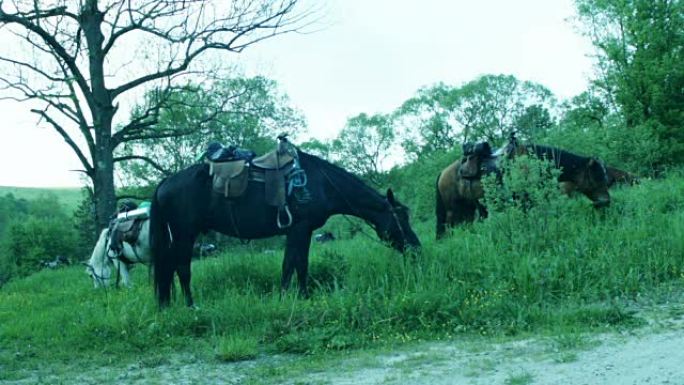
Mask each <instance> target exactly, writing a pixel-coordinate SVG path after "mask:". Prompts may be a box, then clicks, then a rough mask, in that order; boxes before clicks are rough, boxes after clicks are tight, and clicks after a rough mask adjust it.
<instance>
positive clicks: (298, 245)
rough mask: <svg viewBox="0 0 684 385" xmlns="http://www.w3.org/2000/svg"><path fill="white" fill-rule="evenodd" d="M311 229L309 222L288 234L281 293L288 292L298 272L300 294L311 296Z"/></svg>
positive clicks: (297, 226)
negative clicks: (308, 281)
mask: <svg viewBox="0 0 684 385" xmlns="http://www.w3.org/2000/svg"><path fill="white" fill-rule="evenodd" d="M311 234H312V231H311V228H310V227H309V225H308V223H307V222H300V223H297V224H296V225H294V226H293V227H292V228H291V229H290V231H289V232H288V233H287V241H286V242H285V243H286V245H285V257H284V258H283V275H282V279H281V283H280V288H281V291H283V292H284V291H285V290H287V288H288V287H289V286H290V281H291V280H292V274H293V273H294V271H295V270H296V271H297V281H298V282H299V294H300V295H302V296H303V297H304V298H307V297H308V296H309V291H308V287H307V278H308V271H309V248H310V246H311Z"/></svg>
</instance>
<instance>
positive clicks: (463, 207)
mask: <svg viewBox="0 0 684 385" xmlns="http://www.w3.org/2000/svg"><path fill="white" fill-rule="evenodd" d="M522 155H531V156H535V157H537V158H539V159H544V160H547V161H549V162H550V163H551V166H552V167H554V168H557V169H560V170H561V172H560V175H559V177H558V182H559V183H560V185H561V190H562V191H563V192H564V193H566V194H572V193H574V192H580V193H582V194H584V195H585V196H586V197H587V198H589V199H590V200H591V201H592V203H593V205H594V207H597V208H599V207H604V206H608V205H609V204H610V194H609V193H608V188H609V187H610V184H611V183H610V177H609V174H608V171H607V169H606V166H605V165H604V163H603V162H602V161H601V160H599V159H598V158H595V157H586V156H581V155H577V154H574V153H571V152H569V151H566V150H562V149H559V148H556V147H551V146H543V145H537V144H521V143H518V141H517V139H516V138H515V137H511V140H510V141H509V143H508V144H507V145H506V146H504V147H503V148H502V149H500V150H499V151H497V152H496V153H495V154H492V152H491V150H490V146H489V145H488V144H487V143H486V142H481V143H478V144H477V145H472V144H465V145H464V156H463V158H462V159H461V160H459V161H457V162H454V163H452V164H451V165H449V166H448V167H447V168H445V169H444V170H443V171H442V172H441V173H440V175H439V177H438V179H437V194H436V216H437V228H436V234H437V238H438V239H439V238H441V237H442V236H443V235H444V232H445V230H446V227H447V226H455V225H457V224H459V223H463V222H472V221H473V220H474V219H475V214H476V213H479V214H480V217H486V216H487V210H486V208H485V207H484V205H482V203H480V201H479V200H480V199H481V198H482V197H483V196H484V190H483V188H482V182H481V177H482V176H484V175H486V174H488V173H491V172H497V175H498V176H499V178H497V179H498V180H501V178H500V174H499V171H498V168H497V167H498V162H501V161H502V160H503V159H513V158H515V157H517V156H522Z"/></svg>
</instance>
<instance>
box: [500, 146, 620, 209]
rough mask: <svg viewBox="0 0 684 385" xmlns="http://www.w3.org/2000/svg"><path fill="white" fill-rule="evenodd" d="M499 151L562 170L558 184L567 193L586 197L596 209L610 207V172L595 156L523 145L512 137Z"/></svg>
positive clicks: (510, 156)
mask: <svg viewBox="0 0 684 385" xmlns="http://www.w3.org/2000/svg"><path fill="white" fill-rule="evenodd" d="M499 152H500V153H501V155H503V156H505V157H506V158H509V159H511V158H515V157H516V156H521V155H532V156H535V157H537V158H539V159H543V160H547V161H549V162H550V163H551V165H552V166H553V167H555V168H557V169H560V170H561V172H560V175H559V176H558V182H559V183H560V186H561V190H562V191H563V192H564V193H566V194H568V195H571V194H573V193H575V192H579V193H581V194H584V195H585V196H586V197H587V198H589V199H590V200H591V201H592V203H593V204H594V207H596V208H600V207H604V206H608V205H609V204H610V194H609V193H608V188H609V187H610V177H609V174H608V170H607V168H606V166H605V164H604V163H603V161H601V160H600V159H598V158H596V157H587V156H582V155H577V154H574V153H572V152H569V151H566V150H562V149H560V148H556V147H551V146H544V145H539V144H522V143H519V142H518V140H517V139H516V138H515V136H511V139H510V141H509V143H508V144H507V145H506V146H505V147H504V148H503V149H502V150H501V151H499Z"/></svg>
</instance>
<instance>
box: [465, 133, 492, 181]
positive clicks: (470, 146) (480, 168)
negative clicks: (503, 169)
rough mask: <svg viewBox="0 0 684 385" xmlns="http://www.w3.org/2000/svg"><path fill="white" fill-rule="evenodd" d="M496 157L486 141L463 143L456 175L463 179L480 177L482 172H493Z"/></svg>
mask: <svg viewBox="0 0 684 385" xmlns="http://www.w3.org/2000/svg"><path fill="white" fill-rule="evenodd" d="M496 170H497V169H496V157H495V156H494V154H492V148H491V147H490V146H489V143H488V142H479V143H470V142H467V143H464V144H463V157H462V158H461V164H460V166H459V168H458V175H459V176H460V177H461V178H464V179H480V178H481V177H482V175H483V174H485V175H486V174H489V173H492V172H495V171H496Z"/></svg>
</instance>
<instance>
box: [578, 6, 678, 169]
mask: <svg viewBox="0 0 684 385" xmlns="http://www.w3.org/2000/svg"><path fill="white" fill-rule="evenodd" d="M576 4H577V10H578V13H579V16H580V21H581V22H582V24H583V26H584V27H585V29H586V34H587V35H588V36H590V37H591V38H592V40H593V43H594V46H595V47H596V49H597V51H598V60H599V61H598V67H599V69H600V73H601V75H602V76H601V77H600V78H599V79H597V80H596V81H595V84H596V86H597V87H598V88H600V89H601V90H603V92H604V93H605V95H606V99H608V100H611V101H613V102H614V104H615V107H616V108H618V109H619V112H620V114H621V117H622V118H623V120H624V124H625V129H626V130H627V131H629V130H633V129H639V130H647V131H649V132H650V134H651V135H652V136H653V137H655V139H656V142H657V143H658V144H659V146H658V149H659V152H660V157H659V159H657V160H656V165H657V166H658V167H659V168H662V167H663V166H666V165H671V164H681V163H682V162H684V131H683V130H682V118H683V117H684V93H682V87H684V57H683V55H684V52H683V51H682V49H681V47H682V46H684V34H682V33H681V31H682V30H684V3H683V2H682V1H680V0H655V1H654V0H576Z"/></svg>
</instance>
